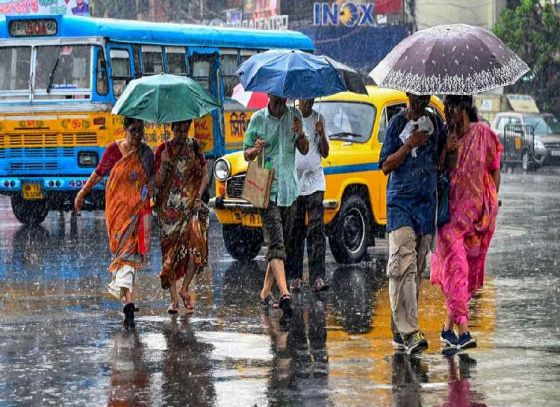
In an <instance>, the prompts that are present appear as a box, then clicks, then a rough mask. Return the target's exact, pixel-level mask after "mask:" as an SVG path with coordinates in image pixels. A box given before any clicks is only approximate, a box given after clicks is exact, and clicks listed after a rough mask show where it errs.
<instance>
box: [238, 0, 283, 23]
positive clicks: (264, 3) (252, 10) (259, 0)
mask: <svg viewBox="0 0 560 407" xmlns="http://www.w3.org/2000/svg"><path fill="white" fill-rule="evenodd" d="M279 14H280V0H245V1H244V2H243V18H244V19H247V20H257V19H259V18H264V17H271V16H277V15H279Z"/></svg>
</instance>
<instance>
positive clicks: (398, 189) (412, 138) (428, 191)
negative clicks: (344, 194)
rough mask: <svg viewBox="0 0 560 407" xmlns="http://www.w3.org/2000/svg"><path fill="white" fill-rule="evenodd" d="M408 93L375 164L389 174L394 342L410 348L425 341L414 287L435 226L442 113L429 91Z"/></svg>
mask: <svg viewBox="0 0 560 407" xmlns="http://www.w3.org/2000/svg"><path fill="white" fill-rule="evenodd" d="M408 97H409V105H408V107H407V109H406V110H403V111H402V112H400V113H399V114H397V115H396V116H395V117H393V118H392V119H391V122H390V123H389V128H388V129H387V135H386V137H385V140H384V141H383V148H382V150H381V158H380V166H381V168H382V170H383V173H384V174H386V175H389V181H388V184H387V233H389V262H388V266H387V276H388V277H389V297H390V301H391V330H392V332H393V345H394V346H395V347H396V348H398V349H406V351H407V353H413V352H419V351H422V350H423V349H426V348H427V347H428V341H427V340H426V339H425V337H424V334H423V333H422V332H421V331H420V330H419V329H418V293H419V287H420V279H421V276H422V273H423V272H424V270H425V269H426V258H427V255H428V253H429V251H430V248H431V245H432V239H433V235H434V233H435V229H436V226H435V225H436V207H437V195H436V185H437V170H438V168H437V164H438V161H439V160H438V157H439V150H440V147H441V146H442V145H443V142H444V141H445V133H446V131H445V127H444V125H443V122H442V121H441V119H440V118H439V117H437V116H436V115H434V114H433V113H431V112H429V111H428V110H427V109H426V108H427V107H428V104H429V102H430V96H429V95H424V96H418V95H412V94H408ZM427 119H429V121H428V120H427ZM409 122H410V123H409ZM426 122H427V123H428V124H430V123H431V125H429V126H428V127H429V128H430V129H429V130H428V131H426V130H424V131H422V129H421V128H419V126H418V124H416V123H426Z"/></svg>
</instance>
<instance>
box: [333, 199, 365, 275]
mask: <svg viewBox="0 0 560 407" xmlns="http://www.w3.org/2000/svg"><path fill="white" fill-rule="evenodd" d="M370 230H371V227H370V224H369V210H368V208H367V206H366V203H365V202H364V200H363V199H362V197H361V196H359V195H351V196H350V197H348V199H345V200H344V202H342V207H341V208H340V212H339V213H338V215H337V216H336V219H335V220H334V222H333V224H332V226H331V227H330V228H329V245H330V247H331V253H332V254H333V257H334V259H335V260H336V261H337V262H338V263H342V264H352V263H358V262H360V261H361V260H362V259H363V258H364V257H365V255H366V252H367V246H368V236H369V233H370Z"/></svg>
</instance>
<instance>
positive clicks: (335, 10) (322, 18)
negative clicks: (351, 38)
mask: <svg viewBox="0 0 560 407" xmlns="http://www.w3.org/2000/svg"><path fill="white" fill-rule="evenodd" d="M374 6H375V4H374V3H358V4H356V3H352V2H348V3H344V4H342V5H341V4H338V3H334V4H329V3H314V4H313V25H345V26H346V27H355V26H373V25H375V20H374V18H373V10H374Z"/></svg>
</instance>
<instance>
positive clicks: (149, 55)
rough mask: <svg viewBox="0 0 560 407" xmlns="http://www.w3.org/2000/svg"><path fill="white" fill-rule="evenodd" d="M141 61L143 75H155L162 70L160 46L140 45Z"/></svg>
mask: <svg viewBox="0 0 560 407" xmlns="http://www.w3.org/2000/svg"><path fill="white" fill-rule="evenodd" d="M142 62H143V65H144V66H143V68H144V69H143V70H142V72H143V73H144V75H146V76H148V75H157V74H159V73H162V72H163V59H162V54H161V47H154V46H144V47H142Z"/></svg>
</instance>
